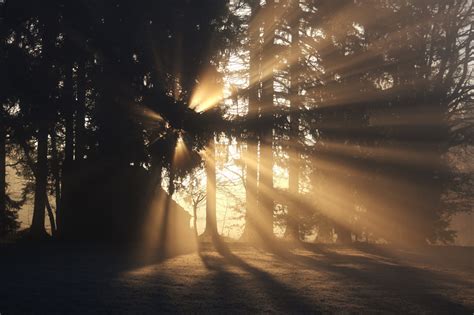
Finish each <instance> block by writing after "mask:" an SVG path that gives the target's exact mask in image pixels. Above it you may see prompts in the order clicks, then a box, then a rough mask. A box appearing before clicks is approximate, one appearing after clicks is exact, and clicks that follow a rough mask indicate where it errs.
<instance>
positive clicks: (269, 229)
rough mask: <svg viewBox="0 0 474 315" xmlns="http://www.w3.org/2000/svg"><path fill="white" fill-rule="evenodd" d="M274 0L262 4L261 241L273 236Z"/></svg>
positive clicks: (259, 197) (259, 190) (259, 198)
mask: <svg viewBox="0 0 474 315" xmlns="http://www.w3.org/2000/svg"><path fill="white" fill-rule="evenodd" d="M274 20H275V18H274V1H273V0H268V1H267V3H266V5H265V21H264V23H265V24H264V36H263V38H264V39H265V41H264V44H263V53H262V54H263V55H262V73H263V74H264V78H263V82H262V88H263V91H262V99H261V107H262V109H261V122H260V124H259V126H260V128H261V129H260V167H259V173H260V176H259V179H260V181H259V185H258V202H259V214H260V215H259V221H260V222H259V227H260V236H261V238H262V240H263V241H270V240H272V239H273V208H274V204H273V112H274V108H273V64H274V60H275V59H274V45H273V40H274V22H275V21H274Z"/></svg>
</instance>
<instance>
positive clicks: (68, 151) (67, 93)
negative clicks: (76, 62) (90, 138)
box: [63, 63, 74, 164]
mask: <svg viewBox="0 0 474 315" xmlns="http://www.w3.org/2000/svg"><path fill="white" fill-rule="evenodd" d="M72 85H73V82H72V64H71V63H68V64H67V66H66V76H65V80H64V97H65V100H64V104H63V106H64V115H65V129H66V141H65V146H64V160H65V162H66V163H68V164H69V163H71V162H72V160H73V158H74V97H73V86H72Z"/></svg>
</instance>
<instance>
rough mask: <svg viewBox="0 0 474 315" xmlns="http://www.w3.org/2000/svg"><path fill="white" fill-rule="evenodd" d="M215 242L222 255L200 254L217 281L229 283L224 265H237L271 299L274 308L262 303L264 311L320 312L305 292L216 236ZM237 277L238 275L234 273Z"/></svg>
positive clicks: (228, 274)
mask: <svg viewBox="0 0 474 315" xmlns="http://www.w3.org/2000/svg"><path fill="white" fill-rule="evenodd" d="M213 244H214V247H215V249H216V251H217V252H218V253H219V254H220V255H221V257H213V256H210V255H205V254H203V253H202V252H201V251H200V252H199V255H200V257H201V259H202V262H203V264H204V266H205V267H206V268H207V269H208V270H210V271H213V272H214V273H215V281H216V282H217V283H220V284H222V283H226V282H227V283H228V280H229V277H230V273H229V272H228V271H227V270H225V268H224V266H235V267H238V268H240V269H241V270H243V271H245V272H247V273H249V274H250V275H251V276H252V277H253V278H254V279H255V280H257V282H258V284H259V285H260V286H261V287H262V288H263V289H264V293H265V294H266V296H267V297H269V298H270V299H271V302H272V306H274V307H275V308H274V309H268V307H267V308H265V306H264V305H262V310H264V311H278V312H293V313H294V312H297V313H319V312H321V308H320V306H319V305H317V304H316V303H315V301H312V300H310V299H308V298H307V297H306V296H304V295H303V294H302V293H303V292H298V291H297V290H295V289H293V288H291V287H289V286H286V285H285V284H283V283H281V282H279V281H277V280H276V279H275V278H274V277H272V276H271V275H270V274H269V273H267V272H265V271H263V270H261V269H259V268H256V267H254V266H252V265H250V264H248V263H247V262H245V261H244V260H243V259H241V258H240V257H238V256H237V255H235V254H234V253H233V252H232V251H231V250H230V248H229V246H228V245H227V244H226V243H225V242H224V241H222V240H221V239H220V238H218V237H216V238H214V239H213ZM234 276H235V277H237V275H235V274H234Z"/></svg>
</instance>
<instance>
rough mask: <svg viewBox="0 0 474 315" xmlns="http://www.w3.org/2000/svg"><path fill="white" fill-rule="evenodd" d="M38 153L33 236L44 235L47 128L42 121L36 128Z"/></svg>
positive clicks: (40, 236) (41, 236) (32, 225)
mask: <svg viewBox="0 0 474 315" xmlns="http://www.w3.org/2000/svg"><path fill="white" fill-rule="evenodd" d="M37 140H38V155H37V160H36V185H35V200H34V207H33V221H32V223H31V234H32V236H33V237H35V238H43V237H45V236H46V230H45V228H44V219H45V207H46V195H47V191H46V189H47V182H48V128H47V126H46V124H45V123H44V122H42V123H41V124H40V127H39V130H38V139H37Z"/></svg>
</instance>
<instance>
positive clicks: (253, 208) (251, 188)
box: [242, 3, 261, 241]
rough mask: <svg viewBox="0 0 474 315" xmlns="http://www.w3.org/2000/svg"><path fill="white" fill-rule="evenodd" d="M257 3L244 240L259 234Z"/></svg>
mask: <svg viewBox="0 0 474 315" xmlns="http://www.w3.org/2000/svg"><path fill="white" fill-rule="evenodd" d="M259 8H260V7H259V5H258V4H257V3H254V4H253V7H252V18H251V21H250V24H249V29H248V32H249V37H250V51H251V54H250V69H249V71H250V87H249V104H248V114H247V117H248V120H249V121H250V124H251V126H253V127H252V128H249V132H248V138H247V156H246V159H245V161H246V177H245V195H246V212H245V229H244V232H243V234H242V240H244V241H255V237H256V236H257V231H256V229H257V224H258V219H257V216H258V215H257V211H258V199H257V189H258V187H257V176H258V139H257V134H256V130H255V129H256V128H255V127H254V126H255V125H256V124H255V122H256V120H257V117H258V107H259V104H258V83H259V81H260V76H259V63H260V61H259V60H260V51H261V47H260V44H259V35H260V26H261V23H260V21H259V20H258V19H257V13H258V10H259Z"/></svg>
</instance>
